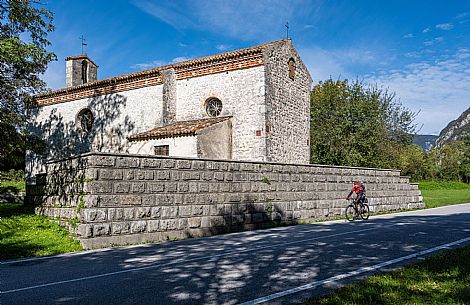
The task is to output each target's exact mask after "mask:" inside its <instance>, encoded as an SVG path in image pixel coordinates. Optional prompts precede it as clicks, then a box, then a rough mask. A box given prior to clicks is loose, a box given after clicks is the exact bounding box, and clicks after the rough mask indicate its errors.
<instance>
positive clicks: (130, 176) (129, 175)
mask: <svg viewBox="0 0 470 305" xmlns="http://www.w3.org/2000/svg"><path fill="white" fill-rule="evenodd" d="M134 177H135V173H134V170H133V169H129V170H124V180H134Z"/></svg>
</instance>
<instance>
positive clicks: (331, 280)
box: [238, 237, 470, 305]
mask: <svg viewBox="0 0 470 305" xmlns="http://www.w3.org/2000/svg"><path fill="white" fill-rule="evenodd" d="M468 241H470V237H467V238H463V239H459V240H456V241H454V242H451V243H447V244H443V245H440V246H437V247H433V248H429V249H426V250H423V251H420V252H416V253H413V254H410V255H406V256H402V257H399V258H396V259H392V260H390V261H386V262H382V263H380V264H376V265H373V266H370V267H363V268H360V269H357V270H354V271H351V272H348V273H343V274H338V275H335V276H333V277H330V278H327V279H324V280H321V281H315V282H311V283H309V284H306V285H303V286H299V287H296V288H292V289H288V290H284V291H281V292H277V293H274V294H271V295H268V296H265V297H262V298H258V299H254V300H251V301H248V302H244V303H240V304H238V305H255V304H261V303H264V302H268V301H271V300H274V299H278V298H281V297H284V296H287V295H291V294H294V293H297V292H300V291H304V290H308V289H312V288H315V287H318V286H321V285H324V284H328V283H334V282H336V281H339V280H342V279H345V278H348V277H352V276H356V275H358V274H361V273H365V272H370V271H374V270H378V269H380V268H383V267H386V266H389V265H393V264H396V263H399V262H402V261H405V260H409V259H412V258H416V257H420V256H423V255H426V254H429V253H433V252H436V251H439V250H442V249H447V248H450V247H452V246H455V245H458V244H463V243H465V242H468Z"/></svg>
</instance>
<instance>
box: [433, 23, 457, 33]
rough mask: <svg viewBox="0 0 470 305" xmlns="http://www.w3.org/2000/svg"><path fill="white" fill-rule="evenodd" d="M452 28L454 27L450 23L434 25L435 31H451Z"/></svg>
mask: <svg viewBox="0 0 470 305" xmlns="http://www.w3.org/2000/svg"><path fill="white" fill-rule="evenodd" d="M453 28H454V25H453V24H452V23H441V24H437V25H436V29H440V30H444V31H448V30H452V29H453Z"/></svg>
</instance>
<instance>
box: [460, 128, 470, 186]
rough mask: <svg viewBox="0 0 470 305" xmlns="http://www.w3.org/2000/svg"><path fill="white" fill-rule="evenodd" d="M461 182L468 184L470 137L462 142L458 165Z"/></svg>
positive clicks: (466, 137)
mask: <svg viewBox="0 0 470 305" xmlns="http://www.w3.org/2000/svg"><path fill="white" fill-rule="evenodd" d="M460 172H461V176H462V180H463V181H464V182H466V183H470V135H467V136H465V137H464V138H463V140H462V162H461V163H460Z"/></svg>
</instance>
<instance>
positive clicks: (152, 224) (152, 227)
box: [147, 220, 160, 233]
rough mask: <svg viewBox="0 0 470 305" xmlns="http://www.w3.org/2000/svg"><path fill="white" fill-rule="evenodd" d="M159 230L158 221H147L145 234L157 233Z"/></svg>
mask: <svg viewBox="0 0 470 305" xmlns="http://www.w3.org/2000/svg"><path fill="white" fill-rule="evenodd" d="M159 230H160V220H149V221H147V232H149V233H151V232H157V231H159Z"/></svg>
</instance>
